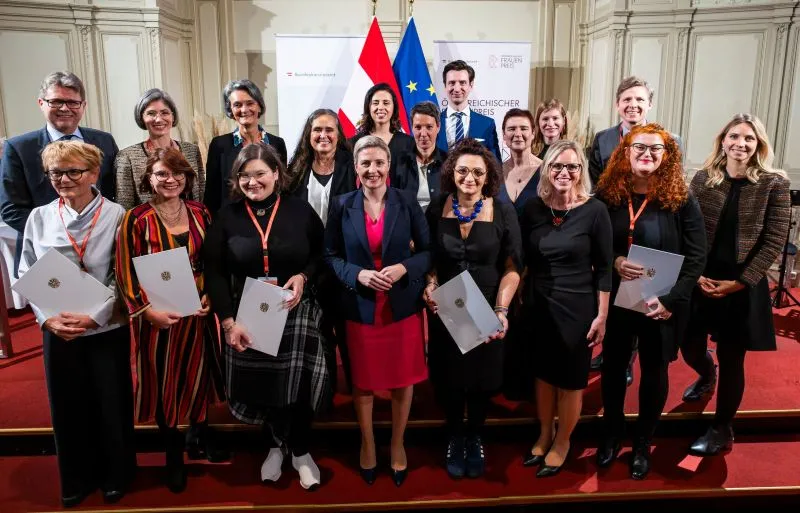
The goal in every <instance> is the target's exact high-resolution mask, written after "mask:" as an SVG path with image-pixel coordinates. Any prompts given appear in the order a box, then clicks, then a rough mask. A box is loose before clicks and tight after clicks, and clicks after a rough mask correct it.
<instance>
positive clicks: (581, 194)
mask: <svg viewBox="0 0 800 513" xmlns="http://www.w3.org/2000/svg"><path fill="white" fill-rule="evenodd" d="M568 150H572V151H574V152H575V155H577V156H578V160H579V161H580V165H581V172H580V175H578V181H577V182H576V183H575V185H573V186H572V189H573V191H574V192H575V199H576V200H577V201H580V202H584V201H586V200H588V199H589V197H590V196H591V183H592V179H591V178H590V177H589V166H588V165H587V162H586V155H584V153H583V149H582V148H581V146H580V145H579V144H578V143H577V142H575V141H570V140H568V139H560V140H558V141H556V142H554V143H553V144H552V145H551V146H550V149H548V150H547V153H545V155H544V161H543V162H542V167H540V168H539V169H540V171H539V172H540V173H541V175H540V176H539V186H538V187H537V189H536V192H537V193H538V194H539V197H540V198H542V200H544V202H545V203H547V202H548V201H549V199H550V197H551V196H552V195H553V190H554V188H553V184H552V183H551V182H550V164H552V163H553V162H555V161H556V159H557V158H558V156H559V155H561V154H562V153H564V152H565V151H568Z"/></svg>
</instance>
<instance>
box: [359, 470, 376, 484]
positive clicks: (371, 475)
mask: <svg viewBox="0 0 800 513" xmlns="http://www.w3.org/2000/svg"><path fill="white" fill-rule="evenodd" d="M358 473H359V474H361V479H363V480H364V482H365V483H367V484H368V485H372V484H373V483H375V480H376V479H377V478H378V467H377V466H376V467H372V468H359V469H358Z"/></svg>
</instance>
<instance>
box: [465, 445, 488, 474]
mask: <svg viewBox="0 0 800 513" xmlns="http://www.w3.org/2000/svg"><path fill="white" fill-rule="evenodd" d="M466 452H467V457H466V467H467V468H466V471H467V477H469V478H472V479H475V478H477V477H481V476H482V475H483V472H484V470H485V469H486V465H485V460H486V457H485V456H484V454H483V443H482V442H481V437H479V436H477V435H476V436H471V437H470V438H469V440H467V451H466Z"/></svg>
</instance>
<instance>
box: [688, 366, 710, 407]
mask: <svg viewBox="0 0 800 513" xmlns="http://www.w3.org/2000/svg"><path fill="white" fill-rule="evenodd" d="M716 386H717V366H716V365H714V374H713V375H712V376H711V377H710V378H705V377H702V376H701V377H699V378H697V381H695V382H694V383H692V384H691V385H689V387H688V388H687V389H686V391H685V392H683V400H684V402H687V403H691V402H695V401H699V400H701V399H703V398H704V397H706V396H708V397H711V396H712V395H714V389H715V388H716Z"/></svg>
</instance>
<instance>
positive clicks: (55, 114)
mask: <svg viewBox="0 0 800 513" xmlns="http://www.w3.org/2000/svg"><path fill="white" fill-rule="evenodd" d="M38 102H39V108H40V109H41V111H42V113H43V114H44V118H45V121H46V122H47V124H46V126H45V127H44V128H42V129H40V130H34V131H33V132H28V133H26V134H22V135H18V136H16V137H12V138H11V139H9V140H8V141H6V143H5V146H4V151H3V158H2V161H0V218H2V219H3V221H5V222H6V223H8V225H9V226H11V227H12V228H14V229H15V230H17V232H18V235H17V253H16V257H15V261H14V273H15V274H16V270H17V266H18V265H19V256H20V253H21V250H22V234H23V232H24V231H25V223H26V222H27V220H28V215H29V214H30V213H31V210H33V209H34V208H36V207H39V206H42V205H46V204H48V203H50V202H51V201H53V200H54V199H56V198H57V197H58V195H57V194H56V191H55V189H54V188H53V186H52V185H51V184H50V181H49V180H48V178H47V175H45V172H44V169H43V168H42V159H41V152H42V150H43V149H44V147H45V146H47V145H48V144H50V143H51V142H52V141H59V140H79V141H83V142H85V143H88V144H93V145H95V146H97V147H98V148H100V150H102V152H103V162H102V164H101V166H100V176H99V178H98V181H97V188H98V189H100V192H101V193H102V194H103V196H105V197H107V198H109V199H111V200H113V199H114V193H115V190H116V184H115V176H114V160H115V159H116V157H117V151H118V148H117V143H116V142H114V138H113V137H112V136H111V134H109V133H106V132H101V131H100V130H93V129H91V128H79V127H78V124H79V123H80V122H81V119H82V118H83V113H84V112H85V110H86V90H85V89H84V87H83V82H81V79H80V78H78V77H77V76H76V75H74V74H73V73H70V72H64V71H56V72H54V73H51V74H49V75H48V76H47V77H45V79H44V81H43V82H42V87H41V89H40V90H39V100H38Z"/></svg>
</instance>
